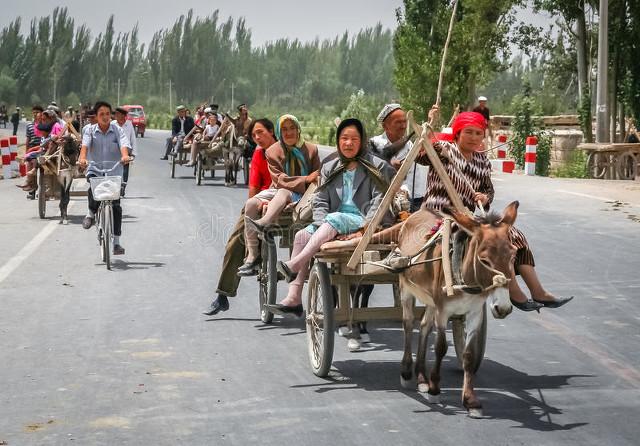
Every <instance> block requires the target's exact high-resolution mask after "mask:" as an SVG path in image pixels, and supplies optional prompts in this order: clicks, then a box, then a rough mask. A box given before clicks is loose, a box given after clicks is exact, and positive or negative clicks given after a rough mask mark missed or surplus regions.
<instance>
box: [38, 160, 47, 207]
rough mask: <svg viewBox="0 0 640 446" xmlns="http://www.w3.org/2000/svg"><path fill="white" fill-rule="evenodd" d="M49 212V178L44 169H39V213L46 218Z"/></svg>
mask: <svg viewBox="0 0 640 446" xmlns="http://www.w3.org/2000/svg"><path fill="white" fill-rule="evenodd" d="M46 213H47V178H46V176H45V174H44V169H42V168H40V169H38V215H40V218H44V217H45V214H46Z"/></svg>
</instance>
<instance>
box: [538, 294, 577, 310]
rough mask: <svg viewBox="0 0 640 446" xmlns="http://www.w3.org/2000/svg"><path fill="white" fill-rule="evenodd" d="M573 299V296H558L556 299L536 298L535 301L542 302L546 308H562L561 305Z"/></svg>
mask: <svg viewBox="0 0 640 446" xmlns="http://www.w3.org/2000/svg"><path fill="white" fill-rule="evenodd" d="M572 299H573V296H571V297H560V298H557V299H555V300H535V299H534V302H536V303H538V304H540V305H541V306H543V307H545V308H560V307H561V306H563V305H564V304H566V303H567V302H571V300H572Z"/></svg>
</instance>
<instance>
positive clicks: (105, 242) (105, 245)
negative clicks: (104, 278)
mask: <svg viewBox="0 0 640 446" xmlns="http://www.w3.org/2000/svg"><path fill="white" fill-rule="evenodd" d="M111 212H112V210H111V206H106V205H105V206H104V208H103V209H102V213H103V214H102V225H103V232H102V261H103V262H104V263H105V265H107V269H108V270H109V271H110V270H111V251H110V248H111V231H112V230H113V229H112V228H111V222H112V217H111Z"/></svg>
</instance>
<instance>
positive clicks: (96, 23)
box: [0, 0, 402, 45]
mask: <svg viewBox="0 0 640 446" xmlns="http://www.w3.org/2000/svg"><path fill="white" fill-rule="evenodd" d="M0 3H1V4H2V7H1V9H2V13H1V14H0V28H2V27H4V26H5V25H7V24H8V23H9V22H11V21H12V20H14V19H15V18H16V17H22V22H23V30H26V29H28V25H29V22H30V21H31V19H32V18H33V17H40V16H46V15H49V14H51V12H52V11H53V9H54V7H55V6H66V7H67V9H68V10H69V13H70V15H71V16H72V17H74V18H75V20H76V25H79V24H81V23H86V24H87V25H88V26H89V28H90V29H91V32H92V35H94V36H96V35H97V34H98V33H99V32H102V31H103V30H104V27H105V24H106V21H107V18H108V17H109V15H111V14H114V16H115V29H116V31H123V32H124V31H129V30H131V29H132V28H133V26H134V25H135V24H136V22H137V23H138V24H139V32H140V39H141V41H143V42H148V41H149V40H151V37H152V36H153V33H154V32H155V31H157V30H158V29H160V28H167V27H169V26H171V25H172V24H173V23H174V22H175V20H176V19H177V18H178V17H179V16H180V15H181V14H186V13H187V11H188V10H189V9H193V12H194V15H196V16H207V15H210V14H211V13H212V12H213V11H215V10H216V9H219V10H220V17H221V18H224V19H226V18H227V17H228V16H232V17H234V18H238V17H245V18H246V21H247V26H248V27H249V28H251V31H252V42H253V44H254V45H260V44H262V43H264V42H266V41H268V40H275V39H277V38H279V37H289V38H298V39H301V40H313V39H314V38H315V37H316V36H319V37H320V38H329V37H335V36H336V35H338V34H341V33H343V32H344V31H345V30H353V31H358V30H359V29H360V28H363V27H367V26H373V25H375V24H376V23H378V22H381V23H382V25H383V26H385V27H388V28H395V26H396V16H395V10H396V8H398V7H399V6H401V5H402V0H259V1H258V0H230V1H229V0H228V1H220V0H200V1H194V0H152V1H148V0H108V1H100V0H81V1H80V0H55V1H49V0H47V1H43V0H1V1H0ZM43 5H50V6H46V7H45V6H43Z"/></svg>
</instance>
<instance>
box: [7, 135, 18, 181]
mask: <svg viewBox="0 0 640 446" xmlns="http://www.w3.org/2000/svg"><path fill="white" fill-rule="evenodd" d="M9 153H10V154H11V171H12V172H14V173H15V174H17V173H18V172H19V170H20V168H19V167H18V137H17V136H10V137H9Z"/></svg>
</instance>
